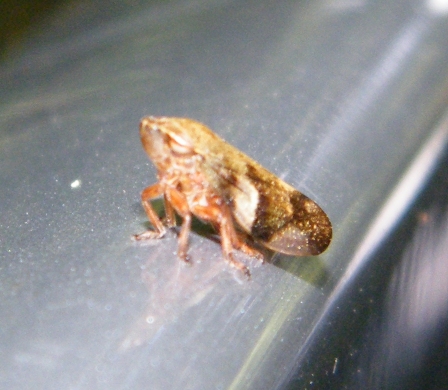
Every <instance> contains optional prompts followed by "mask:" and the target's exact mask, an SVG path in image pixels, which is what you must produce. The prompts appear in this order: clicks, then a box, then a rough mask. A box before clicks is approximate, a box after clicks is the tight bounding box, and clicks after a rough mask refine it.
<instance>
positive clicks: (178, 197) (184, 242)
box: [165, 188, 192, 263]
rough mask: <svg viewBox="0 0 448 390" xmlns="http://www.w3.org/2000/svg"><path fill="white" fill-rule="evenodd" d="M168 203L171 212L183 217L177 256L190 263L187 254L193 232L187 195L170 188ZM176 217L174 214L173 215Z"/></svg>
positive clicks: (166, 198)
mask: <svg viewBox="0 0 448 390" xmlns="http://www.w3.org/2000/svg"><path fill="white" fill-rule="evenodd" d="M165 200H166V203H167V204H169V205H170V209H171V212H172V211H173V208H174V210H176V211H177V213H178V214H179V215H180V216H181V217H182V219H183V221H182V227H181V228H180V234H179V248H178V250H177V255H178V256H179V257H180V258H181V259H182V260H183V261H185V262H186V263H188V262H189V261H190V258H189V256H188V254H187V252H188V236H189V234H190V231H191V220H192V218H191V212H190V208H189V207H188V202H187V199H186V198H185V195H184V194H182V193H181V192H179V191H177V190H175V189H172V188H168V189H167V192H166V197H165ZM173 217H174V213H173Z"/></svg>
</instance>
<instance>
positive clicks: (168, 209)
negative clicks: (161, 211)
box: [163, 195, 176, 227]
mask: <svg viewBox="0 0 448 390" xmlns="http://www.w3.org/2000/svg"><path fill="white" fill-rule="evenodd" d="M163 200H164V203H165V224H166V226H168V227H174V226H176V216H175V215H174V209H173V206H172V205H171V203H170V202H169V201H168V199H167V197H166V195H164V197H163Z"/></svg>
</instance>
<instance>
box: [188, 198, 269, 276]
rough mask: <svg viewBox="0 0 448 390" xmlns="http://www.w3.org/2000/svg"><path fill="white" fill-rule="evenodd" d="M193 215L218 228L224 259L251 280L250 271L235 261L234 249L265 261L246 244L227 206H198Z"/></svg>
mask: <svg viewBox="0 0 448 390" xmlns="http://www.w3.org/2000/svg"><path fill="white" fill-rule="evenodd" d="M193 213H194V214H195V215H197V216H198V217H199V218H202V219H204V220H206V221H210V222H211V223H212V225H213V226H214V227H215V229H216V228H217V230H218V231H219V234H220V236H221V247H222V252H223V255H224V259H225V260H226V261H227V262H228V263H229V264H230V266H232V267H234V268H236V269H238V270H240V271H241V272H242V273H243V274H244V275H246V276H247V277H248V278H250V272H249V269H248V268H247V267H246V266H245V265H244V264H243V263H241V262H239V261H237V260H235V258H234V257H233V255H232V252H233V250H234V249H238V250H241V251H242V252H244V253H246V254H247V255H249V256H252V257H256V258H257V259H260V260H263V256H262V255H261V254H260V253H259V252H258V251H257V250H255V249H253V248H251V247H250V246H249V245H247V244H246V243H245V242H244V239H243V237H242V236H240V235H239V234H238V233H237V232H236V230H235V227H234V224H233V218H232V215H231V213H230V210H229V209H228V207H227V206H226V205H222V204H221V205H219V206H218V205H214V206H210V205H209V206H196V207H195V208H194V210H193Z"/></svg>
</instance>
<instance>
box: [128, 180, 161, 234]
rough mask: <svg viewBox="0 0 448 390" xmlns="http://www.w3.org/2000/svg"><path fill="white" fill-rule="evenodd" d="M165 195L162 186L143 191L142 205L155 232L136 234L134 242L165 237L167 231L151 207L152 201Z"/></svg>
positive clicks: (148, 231)
mask: <svg viewBox="0 0 448 390" xmlns="http://www.w3.org/2000/svg"><path fill="white" fill-rule="evenodd" d="M162 194H163V188H162V186H161V185H160V184H158V183H157V184H154V185H152V186H150V187H147V188H145V189H144V190H143V191H142V205H143V208H144V209H145V211H146V215H147V216H148V219H149V221H150V222H151V224H152V226H153V227H154V229H155V230H147V231H146V232H143V233H140V234H135V235H134V236H133V238H134V240H137V241H139V240H148V239H153V238H161V237H163V236H164V235H165V233H166V229H165V226H163V223H162V221H161V220H160V218H159V216H158V215H157V213H156V212H155V210H154V208H153V207H152V205H151V199H154V198H158V197H159V196H161V195H162Z"/></svg>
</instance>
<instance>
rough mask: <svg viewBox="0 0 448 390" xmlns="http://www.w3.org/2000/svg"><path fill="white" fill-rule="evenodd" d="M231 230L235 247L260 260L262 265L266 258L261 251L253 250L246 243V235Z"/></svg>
mask: <svg viewBox="0 0 448 390" xmlns="http://www.w3.org/2000/svg"><path fill="white" fill-rule="evenodd" d="M231 230H232V231H231V233H232V236H231V241H232V245H233V247H234V248H235V249H238V250H240V251H241V252H243V253H245V254H246V255H248V256H250V257H255V258H256V259H257V260H260V261H261V262H262V263H264V256H263V255H262V254H261V253H260V252H259V251H257V250H256V249H254V248H252V247H251V246H250V245H248V244H247V243H246V235H245V234H244V233H240V232H237V231H236V230H235V229H231Z"/></svg>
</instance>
